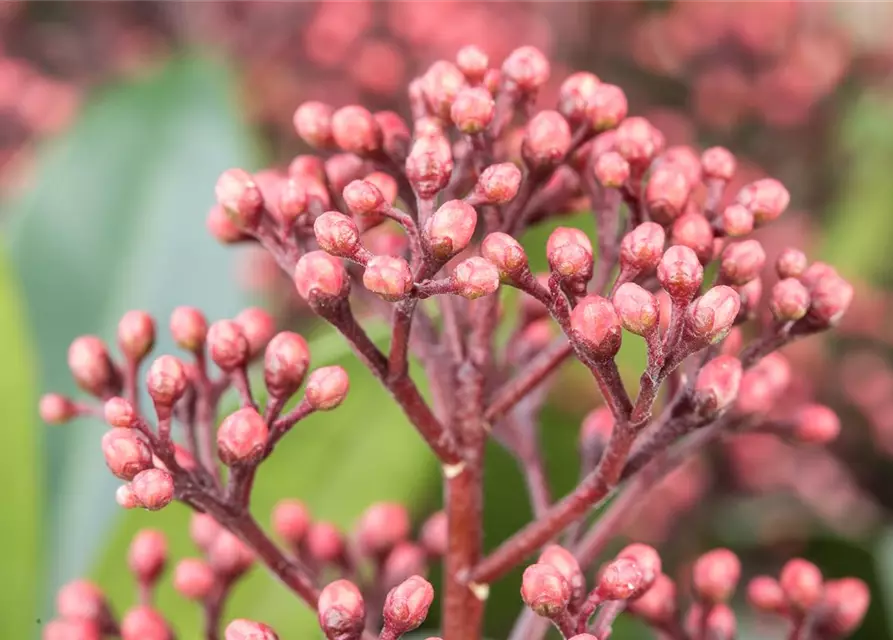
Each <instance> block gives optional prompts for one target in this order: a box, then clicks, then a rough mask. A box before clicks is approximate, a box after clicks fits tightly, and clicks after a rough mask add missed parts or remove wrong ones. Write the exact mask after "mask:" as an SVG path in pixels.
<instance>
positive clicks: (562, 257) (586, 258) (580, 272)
mask: <svg viewBox="0 0 893 640" xmlns="http://www.w3.org/2000/svg"><path fill="white" fill-rule="evenodd" d="M546 257H547V258H548V260H549V266H550V267H551V269H552V271H553V272H555V273H557V274H558V275H560V276H562V277H564V278H573V279H580V280H588V279H589V278H590V277H592V243H591V242H590V241H589V238H588V237H587V235H586V234H585V233H583V231H581V230H580V229H576V228H574V227H558V228H557V229H555V230H554V231H553V232H552V233H551V234H550V235H549V239H548V240H547V241H546Z"/></svg>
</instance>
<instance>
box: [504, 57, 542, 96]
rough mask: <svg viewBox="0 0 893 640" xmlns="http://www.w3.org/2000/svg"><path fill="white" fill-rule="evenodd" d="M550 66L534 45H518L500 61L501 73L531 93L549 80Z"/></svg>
mask: <svg viewBox="0 0 893 640" xmlns="http://www.w3.org/2000/svg"><path fill="white" fill-rule="evenodd" d="M550 71H551V67H550V65H549V60H548V59H546V56H544V55H543V52H542V51H540V50H539V49H537V48H536V47H530V46H525V47H519V48H517V49H515V50H514V51H512V52H511V53H510V54H509V55H508V57H507V58H506V59H505V61H504V62H503V63H502V75H503V76H504V77H505V79H506V80H508V81H510V82H511V83H512V84H514V85H515V86H516V87H518V89H520V90H521V91H523V92H525V93H533V92H535V91H536V90H537V89H539V88H540V87H542V86H543V85H544V84H546V82H547V81H548V80H549V73H550Z"/></svg>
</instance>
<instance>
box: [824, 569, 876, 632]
mask: <svg viewBox="0 0 893 640" xmlns="http://www.w3.org/2000/svg"><path fill="white" fill-rule="evenodd" d="M870 602H871V592H870V591H869V590H868V585H866V584H865V583H864V582H863V581H862V580H859V579H858V578H842V579H840V580H829V581H828V582H826V583H825V594H824V597H823V598H822V605H821V610H820V611H821V614H820V615H821V617H820V619H819V627H820V628H821V629H822V630H827V631H828V632H830V633H831V634H836V635H837V636H838V637H845V636H848V635H849V634H851V633H852V632H853V631H855V630H856V629H857V628H858V627H859V625H860V624H862V619H863V618H864V617H865V613H866V612H867V611H868V605H869V603H870Z"/></svg>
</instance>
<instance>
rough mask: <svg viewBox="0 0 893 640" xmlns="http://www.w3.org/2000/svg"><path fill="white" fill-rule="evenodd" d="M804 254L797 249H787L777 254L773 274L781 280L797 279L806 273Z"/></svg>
mask: <svg viewBox="0 0 893 640" xmlns="http://www.w3.org/2000/svg"><path fill="white" fill-rule="evenodd" d="M806 265H807V260H806V254H805V253H803V252H802V251H800V250H799V249H793V248H790V247H789V248H787V249H785V250H784V251H782V252H781V253H780V254H778V258H777V259H776V261H775V273H777V274H778V277H779V278H781V279H782V280H783V279H785V278H799V277H800V276H801V275H802V274H803V272H804V271H806Z"/></svg>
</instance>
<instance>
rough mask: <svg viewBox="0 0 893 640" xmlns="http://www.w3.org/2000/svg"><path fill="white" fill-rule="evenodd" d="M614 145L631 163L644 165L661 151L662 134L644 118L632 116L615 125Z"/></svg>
mask: <svg viewBox="0 0 893 640" xmlns="http://www.w3.org/2000/svg"><path fill="white" fill-rule="evenodd" d="M614 145H615V148H616V150H617V153H619V154H620V155H622V156H623V157H624V158H626V161H627V162H629V163H630V164H631V165H638V166H645V165H647V163H648V162H650V161H651V159H652V158H653V157H654V156H656V155H657V154H658V153H660V152H661V150H662V148H663V136H662V135H661V134H660V132H659V131H657V129H655V128H654V126H653V125H652V124H651V123H650V122H648V120H646V119H645V118H642V117H639V116H632V117H629V118H626V119H625V120H624V121H623V122H621V123H620V126H618V127H617V137H616V138H615V139H614Z"/></svg>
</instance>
